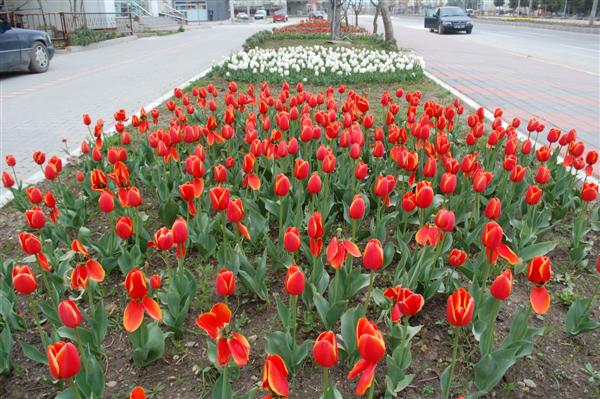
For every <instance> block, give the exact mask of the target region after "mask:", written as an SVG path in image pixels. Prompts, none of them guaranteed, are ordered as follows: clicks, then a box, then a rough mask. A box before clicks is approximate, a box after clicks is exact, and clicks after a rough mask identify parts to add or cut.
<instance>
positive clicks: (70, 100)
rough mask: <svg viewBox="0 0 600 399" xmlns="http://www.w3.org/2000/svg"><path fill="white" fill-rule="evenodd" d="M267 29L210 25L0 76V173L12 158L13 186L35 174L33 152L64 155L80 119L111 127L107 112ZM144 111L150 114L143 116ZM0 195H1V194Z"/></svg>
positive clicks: (186, 75) (135, 102) (146, 98)
mask: <svg viewBox="0 0 600 399" xmlns="http://www.w3.org/2000/svg"><path fill="white" fill-rule="evenodd" d="M270 27H272V25H271V24H265V23H249V24H236V25H235V26H231V25H213V26H210V27H203V28H196V29H189V30H187V31H186V32H183V33H178V34H174V35H169V36H161V37H158V36H154V37H148V38H140V39H138V40H133V41H130V42H126V43H121V44H117V45H114V46H110V47H104V48H99V49H94V50H88V51H83V52H77V53H71V54H65V55H63V54H57V55H56V56H55V57H54V58H53V59H52V61H51V63H50V70H49V71H48V72H46V73H42V74H0V157H1V158H0V165H1V166H0V174H1V171H2V170H5V169H6V164H5V162H4V157H5V156H6V155H7V154H13V155H14V156H15V157H16V158H17V174H18V176H19V178H20V179H24V178H27V177H29V176H31V175H32V174H34V173H36V172H38V171H39V167H38V166H37V165H36V164H34V163H33V161H32V158H31V154H32V153H33V152H34V151H36V150H41V151H44V152H46V154H47V157H50V156H52V155H59V156H64V154H63V152H62V148H63V144H62V142H61V140H62V139H63V138H66V139H67V142H68V145H69V148H70V149H71V150H72V149H74V148H77V147H79V145H80V144H81V141H82V139H83V138H84V137H85V135H86V134H87V129H86V128H85V126H83V124H82V115H83V114H84V113H89V114H90V115H91V116H92V118H93V119H94V120H96V119H98V118H102V119H104V121H105V126H110V125H112V124H114V118H113V113H114V112H115V111H116V110H117V109H119V108H124V109H125V110H126V111H127V114H128V115H131V114H132V113H134V112H137V111H139V109H140V107H141V106H143V105H145V104H148V103H149V102H151V101H153V100H154V99H156V98H158V97H160V96H162V95H163V94H165V93H166V92H168V91H170V90H172V89H173V88H174V87H175V86H176V85H178V84H180V83H182V82H185V81H187V80H188V79H190V78H192V77H193V76H195V75H197V74H198V73H200V72H202V71H203V70H206V69H208V68H209V67H210V66H211V65H213V63H215V62H218V61H220V60H221V59H222V57H224V56H227V55H229V53H230V52H231V51H232V50H236V49H239V48H240V47H241V45H242V44H243V42H244V41H245V40H246V38H247V37H248V36H250V35H251V34H253V33H254V32H256V31H258V30H262V29H266V28H270ZM147 111H150V110H147ZM2 190H4V188H0V194H1V193H2Z"/></svg>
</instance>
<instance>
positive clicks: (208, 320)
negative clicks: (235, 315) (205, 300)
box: [196, 303, 231, 339]
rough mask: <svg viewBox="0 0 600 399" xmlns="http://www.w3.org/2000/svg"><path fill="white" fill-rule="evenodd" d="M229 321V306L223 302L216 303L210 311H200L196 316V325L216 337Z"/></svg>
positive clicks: (210, 335) (213, 337)
mask: <svg viewBox="0 0 600 399" xmlns="http://www.w3.org/2000/svg"><path fill="white" fill-rule="evenodd" d="M230 321H231V310H229V307H228V306H227V305H226V304H224V303H217V304H215V305H214V306H213V307H212V309H211V310H210V312H206V313H202V314H201V315H200V316H198V317H197V318H196V325H197V326H198V327H200V328H201V329H203V330H204V331H205V332H206V333H207V334H208V336H209V337H211V338H212V339H217V338H219V337H220V335H221V331H222V330H223V329H224V328H225V326H227V324H229V322H230Z"/></svg>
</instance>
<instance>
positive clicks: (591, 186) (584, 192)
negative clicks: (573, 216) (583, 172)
mask: <svg viewBox="0 0 600 399" xmlns="http://www.w3.org/2000/svg"><path fill="white" fill-rule="evenodd" d="M597 197H598V186H597V185H596V184H595V183H592V182H586V183H584V184H583V186H582V187H581V199H582V200H583V201H586V202H591V201H595V200H596V198H597Z"/></svg>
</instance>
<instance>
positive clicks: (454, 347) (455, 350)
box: [443, 327, 460, 398]
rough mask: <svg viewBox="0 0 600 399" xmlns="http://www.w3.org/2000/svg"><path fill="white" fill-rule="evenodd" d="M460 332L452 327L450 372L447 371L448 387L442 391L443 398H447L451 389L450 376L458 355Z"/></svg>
mask: <svg viewBox="0 0 600 399" xmlns="http://www.w3.org/2000/svg"><path fill="white" fill-rule="evenodd" d="M459 333H460V330H459V329H458V327H454V330H453V334H454V337H453V338H454V339H453V341H452V363H450V371H448V385H447V386H446V389H445V390H444V392H443V394H444V397H445V398H447V397H448V394H449V393H450V388H451V387H452V375H453V374H454V365H455V364H456V355H457V354H458V338H459V337H460V334H459Z"/></svg>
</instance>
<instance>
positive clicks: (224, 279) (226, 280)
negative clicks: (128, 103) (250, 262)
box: [215, 269, 235, 297]
mask: <svg viewBox="0 0 600 399" xmlns="http://www.w3.org/2000/svg"><path fill="white" fill-rule="evenodd" d="M215 286H216V291H217V295H219V296H222V297H228V296H231V295H233V294H235V276H234V275H233V272H231V271H230V270H227V269H221V270H220V271H219V273H218V274H217V280H216V282H215Z"/></svg>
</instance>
